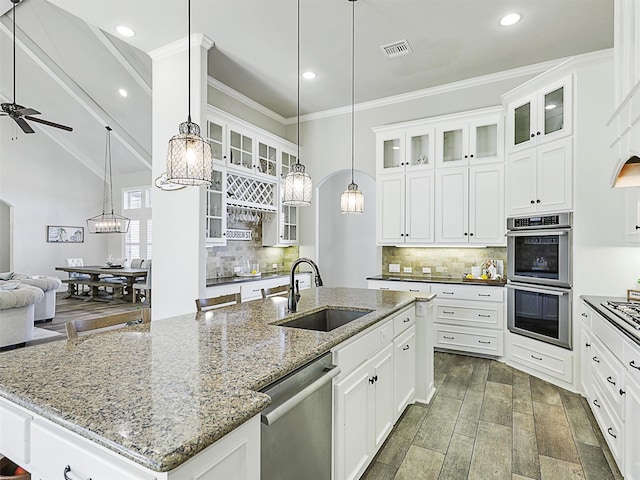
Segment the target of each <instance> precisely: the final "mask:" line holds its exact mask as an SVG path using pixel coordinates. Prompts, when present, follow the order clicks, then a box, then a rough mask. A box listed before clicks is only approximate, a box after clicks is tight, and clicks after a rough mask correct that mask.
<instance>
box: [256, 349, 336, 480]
mask: <svg viewBox="0 0 640 480" xmlns="http://www.w3.org/2000/svg"><path fill="white" fill-rule="evenodd" d="M338 373H340V369H339V368H338V367H337V366H335V365H332V364H331V353H326V354H325V355H323V356H321V357H319V358H318V359H316V360H314V361H312V362H310V363H308V364H307V365H305V366H303V367H301V368H299V369H298V370H296V371H294V372H292V373H291V374H289V375H287V376H286V377H284V378H282V379H281V380H278V381H277V382H275V383H273V384H271V385H269V386H268V387H266V388H265V389H263V390H262V392H263V393H266V394H267V395H269V396H270V397H271V401H272V403H271V405H269V407H268V408H267V409H266V410H264V412H262V428H261V442H262V445H261V455H260V456H261V462H260V463H261V478H262V480H289V479H295V480H299V479H301V478H309V479H313V480H324V479H327V480H329V479H331V438H332V430H333V428H332V427H333V420H332V408H331V405H332V401H331V398H332V388H331V386H332V382H331V380H332V379H333V378H334V377H335V376H336V375H338Z"/></svg>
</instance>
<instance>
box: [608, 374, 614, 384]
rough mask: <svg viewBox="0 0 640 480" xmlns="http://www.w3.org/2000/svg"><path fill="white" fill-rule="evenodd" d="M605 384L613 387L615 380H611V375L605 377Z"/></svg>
mask: <svg viewBox="0 0 640 480" xmlns="http://www.w3.org/2000/svg"><path fill="white" fill-rule="evenodd" d="M607 382H609V383H610V384H611V385H615V384H616V382H615V380H614V379H613V378H611V375H609V376H608V377H607Z"/></svg>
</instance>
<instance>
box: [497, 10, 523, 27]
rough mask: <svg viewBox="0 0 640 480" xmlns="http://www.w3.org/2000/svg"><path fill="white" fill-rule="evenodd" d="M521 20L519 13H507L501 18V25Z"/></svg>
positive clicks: (512, 23)
mask: <svg viewBox="0 0 640 480" xmlns="http://www.w3.org/2000/svg"><path fill="white" fill-rule="evenodd" d="M519 21H520V14H518V13H510V14H508V15H505V16H504V17H502V18H501V19H500V25H502V26H503V27H508V26H510V25H514V24H516V23H518V22H519Z"/></svg>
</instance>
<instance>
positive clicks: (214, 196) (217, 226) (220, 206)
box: [206, 167, 227, 245]
mask: <svg viewBox="0 0 640 480" xmlns="http://www.w3.org/2000/svg"><path fill="white" fill-rule="evenodd" d="M226 177H227V175H226V172H225V169H224V168H220V167H214V169H213V172H212V173H211V186H210V187H209V188H207V206H206V243H207V245H226V244H227V238H226V231H227V201H226V198H227V194H226V190H227V189H226Z"/></svg>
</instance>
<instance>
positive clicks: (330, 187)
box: [316, 170, 380, 288]
mask: <svg viewBox="0 0 640 480" xmlns="http://www.w3.org/2000/svg"><path fill="white" fill-rule="evenodd" d="M355 182H356V183H357V184H358V186H359V187H360V190H361V191H362V193H363V194H364V201H365V209H364V213H363V214H362V215H347V214H345V215H343V214H341V213H340V196H341V195H342V192H344V191H345V190H346V188H347V185H348V184H349V183H351V170H341V171H339V172H336V173H334V174H331V175H330V176H329V177H327V178H325V179H323V180H321V181H320V182H319V185H318V187H317V188H316V192H317V197H316V205H317V206H318V223H319V225H320V228H319V230H318V240H317V244H318V254H317V260H318V268H320V273H321V274H322V280H323V282H324V285H325V286H327V287H350V288H367V281H366V277H368V276H371V275H377V274H378V273H379V271H380V267H379V265H378V264H379V257H380V255H379V253H378V249H377V247H376V223H375V218H376V211H375V206H376V198H375V194H376V182H375V180H374V179H373V178H372V177H370V176H369V175H367V174H365V173H362V172H359V171H356V172H355Z"/></svg>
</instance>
